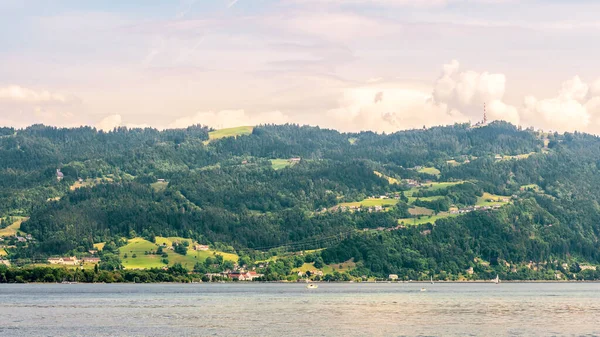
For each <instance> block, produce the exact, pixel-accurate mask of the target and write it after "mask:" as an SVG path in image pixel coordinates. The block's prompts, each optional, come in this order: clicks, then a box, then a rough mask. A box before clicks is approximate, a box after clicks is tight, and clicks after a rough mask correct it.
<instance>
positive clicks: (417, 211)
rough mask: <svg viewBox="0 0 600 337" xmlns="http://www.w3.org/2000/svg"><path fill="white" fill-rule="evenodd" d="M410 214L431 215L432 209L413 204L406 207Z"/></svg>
mask: <svg viewBox="0 0 600 337" xmlns="http://www.w3.org/2000/svg"><path fill="white" fill-rule="evenodd" d="M408 213H410V215H433V211H432V210H430V209H429V208H425V207H418V206H414V207H411V208H409V209H408Z"/></svg>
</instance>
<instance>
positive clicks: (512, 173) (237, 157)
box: [0, 122, 600, 279]
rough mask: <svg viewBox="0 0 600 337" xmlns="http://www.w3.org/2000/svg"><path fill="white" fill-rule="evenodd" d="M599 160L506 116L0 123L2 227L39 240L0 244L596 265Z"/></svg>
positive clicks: (20, 248) (578, 142)
mask: <svg viewBox="0 0 600 337" xmlns="http://www.w3.org/2000/svg"><path fill="white" fill-rule="evenodd" d="M599 169H600V140H599V139H598V137H595V136H592V135H588V134H581V133H573V134H571V133H567V134H564V135H559V134H544V133H541V132H536V131H533V130H531V129H529V130H521V129H519V128H517V127H515V126H513V125H511V124H508V123H504V122H494V123H491V124H489V125H486V126H482V127H471V126H469V125H467V124H457V125H453V126H445V127H436V128H431V129H426V130H425V129H424V130H410V131H401V132H396V133H393V134H376V133H372V132H361V133H340V132H337V131H335V130H327V129H321V128H318V127H308V126H298V125H290V124H286V125H261V126H256V127H254V128H252V127H243V128H235V129H231V130H219V131H218V132H216V131H214V130H211V129H209V128H207V127H203V126H193V127H189V128H186V129H175V130H165V131H158V130H155V129H150V128H148V129H127V128H118V129H115V130H113V131H111V132H102V131H97V130H95V129H93V128H88V127H83V128H75V129H62V128H54V127H47V126H43V125H35V126H31V127H28V128H26V129H19V130H14V129H10V128H2V129H0V219H3V220H2V221H1V222H0V228H4V227H7V226H9V225H10V224H11V221H10V219H13V218H14V217H22V216H27V217H29V220H28V221H25V222H23V223H22V224H21V227H20V230H21V231H23V232H25V233H28V234H31V235H32V237H33V238H34V240H30V241H28V242H27V243H21V244H17V245H16V247H12V248H4V249H5V250H6V253H7V254H9V257H10V258H12V259H22V260H24V261H26V260H27V259H33V260H35V259H39V258H40V257H45V256H50V255H56V254H67V253H69V254H85V253H86V252H87V251H89V250H92V249H93V245H94V244H96V243H105V242H108V243H114V244H115V245H117V246H119V245H122V244H123V243H120V242H122V240H121V238H122V237H129V238H133V237H140V236H141V237H144V238H148V239H150V238H153V237H156V236H160V237H184V238H191V239H194V240H195V241H197V242H204V243H210V244H212V245H217V246H232V247H233V248H234V249H235V250H236V251H237V252H238V254H240V255H243V256H247V257H248V259H250V260H259V259H260V258H262V257H264V255H265V254H267V255H273V254H275V252H279V253H281V252H284V251H289V252H291V251H301V250H307V249H321V250H319V251H318V253H316V254H317V255H318V259H320V261H321V260H322V261H323V262H324V263H326V264H329V265H333V264H340V263H344V262H348V261H352V264H351V265H352V268H351V269H350V270H345V272H347V273H349V274H350V275H353V276H355V277H360V276H362V275H371V276H377V277H387V275H388V274H396V275H399V277H400V278H404V279H428V278H429V276H428V275H437V276H436V277H437V278H443V279H458V278H466V279H468V278H487V277H489V278H491V277H495V275H496V274H497V273H500V274H501V275H502V276H504V277H503V279H511V278H512V279H528V278H536V279H555V278H556V277H563V278H577V277H586V278H595V277H600V275H596V274H595V273H596V271H595V270H594V268H592V267H591V266H594V265H596V264H600V244H599V241H598V237H599V235H600V204H599V202H600V174H599V173H600V170H599ZM0 244H1V242H0ZM269 252H270V253H269ZM313 258H314V257H311V259H313ZM33 260H32V261H33ZM311 263H316V262H314V261H311ZM300 264H301V263H300ZM582 265H583V266H588V265H589V266H590V267H589V268H583V271H582V268H581V266H582ZM598 272H599V273H600V270H599V271H598ZM557 275H558V276H557Z"/></svg>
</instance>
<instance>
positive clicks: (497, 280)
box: [492, 274, 500, 284]
mask: <svg viewBox="0 0 600 337" xmlns="http://www.w3.org/2000/svg"><path fill="white" fill-rule="evenodd" d="M492 282H494V283H495V284H499V283H500V277H498V274H496V278H495V279H494V280H493V281H492Z"/></svg>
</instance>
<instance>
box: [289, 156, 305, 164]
mask: <svg viewBox="0 0 600 337" xmlns="http://www.w3.org/2000/svg"><path fill="white" fill-rule="evenodd" d="M301 160H302V158H300V157H294V158H290V159H289V160H288V161H289V162H290V163H299V162H300V161H301Z"/></svg>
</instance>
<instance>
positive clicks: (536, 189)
mask: <svg viewBox="0 0 600 337" xmlns="http://www.w3.org/2000/svg"><path fill="white" fill-rule="evenodd" d="M530 189H531V190H533V191H534V192H541V191H542V188H541V187H539V186H538V185H537V184H529V185H523V186H521V187H520V190H521V191H526V190H530Z"/></svg>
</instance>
